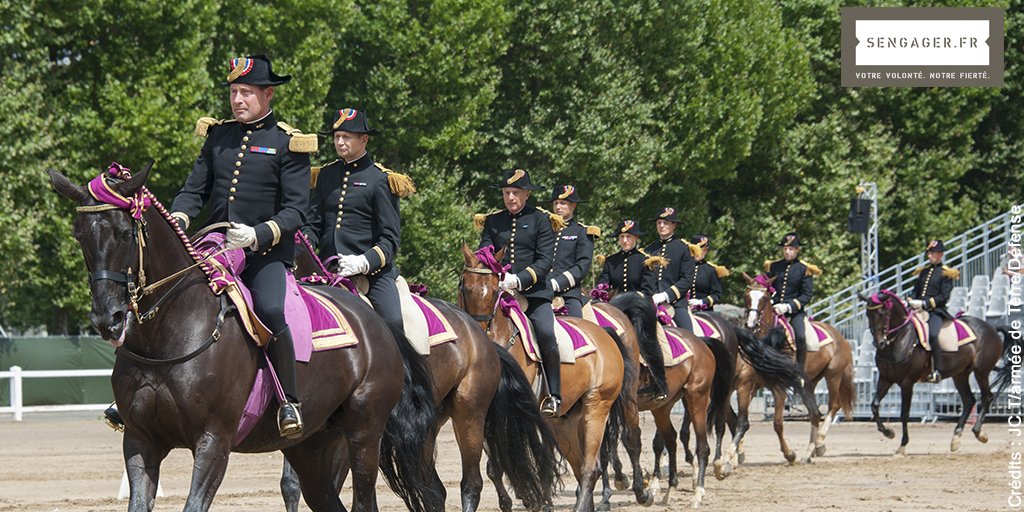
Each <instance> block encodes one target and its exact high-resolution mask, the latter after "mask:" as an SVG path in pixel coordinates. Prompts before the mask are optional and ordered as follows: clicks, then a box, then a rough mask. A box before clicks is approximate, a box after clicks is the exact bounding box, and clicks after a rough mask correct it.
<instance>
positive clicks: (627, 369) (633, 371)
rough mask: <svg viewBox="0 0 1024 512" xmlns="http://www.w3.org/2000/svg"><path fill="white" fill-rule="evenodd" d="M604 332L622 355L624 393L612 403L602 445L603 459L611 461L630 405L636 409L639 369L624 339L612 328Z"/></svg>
mask: <svg viewBox="0 0 1024 512" xmlns="http://www.w3.org/2000/svg"><path fill="white" fill-rule="evenodd" d="M604 330H605V332H607V333H608V336H611V338H612V339H613V340H615V346H616V347H618V349H619V354H621V355H622V391H620V392H619V396H618V397H616V398H615V401H614V402H612V408H611V409H610V410H609V411H608V423H607V424H606V426H605V430H604V441H603V442H602V443H601V458H602V459H604V460H611V459H610V457H611V455H612V453H614V451H615V450H617V449H618V446H619V443H618V439H619V436H620V435H622V431H623V430H624V429H625V428H626V426H627V425H626V410H627V409H628V408H629V407H630V405H632V406H633V408H634V409H635V408H636V394H635V393H633V384H634V383H635V382H636V379H637V367H636V365H635V364H634V363H633V358H632V357H630V352H629V349H628V348H626V344H625V343H623V342H622V338H620V337H619V335H618V334H616V332H615V330H614V329H612V328H610V327H605V328H604Z"/></svg>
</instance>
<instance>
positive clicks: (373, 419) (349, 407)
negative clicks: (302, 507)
mask: <svg viewBox="0 0 1024 512" xmlns="http://www.w3.org/2000/svg"><path fill="white" fill-rule="evenodd" d="M371 389H379V388H375V386H362V387H360V388H358V389H357V390H356V393H355V394H353V395H352V396H351V397H349V399H348V400H347V401H346V402H345V404H344V406H343V407H342V409H341V412H340V413H336V414H337V416H338V417H340V418H341V429H342V431H343V432H344V433H345V435H344V439H345V441H346V443H347V445H348V447H347V448H348V463H349V467H350V468H351V470H352V512H374V511H376V510H377V473H378V471H379V469H378V468H379V466H380V445H381V438H382V437H383V435H384V429H385V428H386V427H385V426H386V425H387V422H388V416H389V415H388V414H384V413H383V412H382V411H380V410H379V409H380V404H379V403H378V402H379V400H380V395H379V391H371ZM289 460H291V459H289ZM291 462H292V464H293V465H294V464H295V461H294V460H291ZM295 469H298V468H297V467H296V468H295ZM303 493H305V489H303ZM308 499H309V498H307V503H308Z"/></svg>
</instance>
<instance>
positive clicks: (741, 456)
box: [736, 452, 747, 465]
mask: <svg viewBox="0 0 1024 512" xmlns="http://www.w3.org/2000/svg"><path fill="white" fill-rule="evenodd" d="M746 461H747V453H746V452H739V453H737V454H736V465H740V464H743V463H744V462H746Z"/></svg>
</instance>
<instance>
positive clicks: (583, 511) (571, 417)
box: [459, 244, 634, 512]
mask: <svg viewBox="0 0 1024 512" xmlns="http://www.w3.org/2000/svg"><path fill="white" fill-rule="evenodd" d="M462 253H463V256H464V258H465V268H464V271H463V274H462V278H461V279H460V282H459V306H460V307H462V308H463V309H464V310H465V311H466V312H467V313H469V314H470V315H472V316H473V318H474V319H476V320H477V321H478V322H479V323H480V325H481V327H483V328H484V330H485V331H486V332H487V336H488V337H489V338H490V339H491V341H493V342H494V343H497V344H498V345H501V346H502V347H504V348H506V349H507V350H508V351H509V353H511V354H512V357H513V358H515V360H516V362H517V363H518V364H519V366H520V368H522V369H523V371H524V373H525V374H526V378H527V380H528V381H529V382H531V383H535V382H536V381H537V379H538V378H540V373H541V368H540V364H539V363H537V362H536V361H534V360H533V359H531V358H530V357H529V355H528V354H527V351H526V349H525V348H524V342H523V340H522V337H521V335H520V333H519V332H518V331H517V329H516V328H515V326H514V324H513V323H512V320H511V319H509V318H508V317H507V316H505V315H504V314H502V313H501V312H500V311H499V308H497V305H498V299H499V290H498V281H499V278H500V276H499V273H498V272H497V271H495V270H494V269H491V268H490V267H488V266H486V265H484V264H483V263H482V262H481V261H480V260H479V259H478V258H477V256H476V255H475V254H473V252H472V251H471V250H470V249H469V247H468V246H467V245H466V244H463V245H462ZM503 255H504V249H501V250H499V251H498V253H497V254H495V255H494V257H495V259H496V260H497V261H501V258H502V256H503ZM567 321H568V322H570V323H571V324H572V325H573V326H575V327H577V328H579V329H580V330H582V331H583V332H584V333H585V334H586V335H587V336H588V337H590V339H592V340H594V342H595V343H596V345H597V350H596V351H595V352H593V353H591V354H588V355H586V356H583V357H580V358H578V359H577V360H576V362H575V363H574V364H562V369H561V372H562V412H563V413H564V415H563V416H561V417H556V418H551V419H549V420H548V421H549V423H550V425H551V426H552V428H553V429H554V431H555V437H556V439H557V443H558V448H559V450H560V451H561V452H562V454H563V455H564V456H565V457H566V459H567V460H568V462H569V466H570V467H571V468H572V471H573V475H574V476H575V477H576V482H577V484H578V488H577V491H576V503H575V505H574V507H573V510H574V511H576V512H590V511H592V510H594V486H595V484H596V483H597V478H598V476H599V475H600V467H599V464H598V462H599V459H600V451H601V443H602V440H603V438H604V432H605V425H606V423H607V422H608V421H609V416H610V412H611V411H612V406H613V404H615V403H616V402H617V400H618V399H619V397H620V394H621V392H622V388H623V386H629V385H630V383H629V382H628V379H629V378H630V377H632V372H634V369H633V368H632V367H631V365H630V363H629V360H628V356H626V355H624V354H625V348H624V347H623V346H622V344H621V341H619V340H618V339H617V338H618V336H616V335H615V334H614V333H610V334H609V333H608V332H607V331H605V330H604V329H602V328H600V327H598V326H597V325H595V324H593V323H591V322H588V321H586V320H583V319H580V318H570V319H568V320H567ZM619 403H620V404H621V402H619ZM537 407H539V404H538V405H537ZM620 410H621V409H620ZM616 417H618V419H616ZM611 421H622V420H621V412H619V413H618V414H616V415H613V417H612V418H611ZM499 469H500V466H498V467H494V466H491V467H489V471H488V476H490V477H491V480H492V481H493V482H494V485H495V487H497V489H498V495H499V499H500V500H501V501H500V503H501V506H502V510H506V511H507V510H510V509H511V503H512V500H511V498H510V497H509V496H508V492H507V491H506V490H505V487H504V484H503V483H502V474H501V472H500V471H499ZM492 470H493V471H492ZM526 505H527V507H528V508H534V507H536V506H537V505H540V504H536V503H527V504H526Z"/></svg>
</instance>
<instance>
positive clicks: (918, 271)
mask: <svg viewBox="0 0 1024 512" xmlns="http://www.w3.org/2000/svg"><path fill="white" fill-rule="evenodd" d="M926 268H928V267H927V266H924V267H917V268H915V269H914V274H913V275H915V276H916V275H918V274H920V273H921V272H924V269H926Z"/></svg>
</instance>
